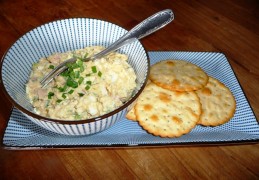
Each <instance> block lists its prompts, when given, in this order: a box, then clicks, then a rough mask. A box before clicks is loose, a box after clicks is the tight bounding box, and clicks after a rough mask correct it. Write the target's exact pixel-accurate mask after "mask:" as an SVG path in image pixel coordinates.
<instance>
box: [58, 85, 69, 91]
mask: <svg viewBox="0 0 259 180" xmlns="http://www.w3.org/2000/svg"><path fill="white" fill-rule="evenodd" d="M66 89H67V85H65V86H64V87H58V90H59V92H65V91H66Z"/></svg>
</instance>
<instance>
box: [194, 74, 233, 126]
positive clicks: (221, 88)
mask: <svg viewBox="0 0 259 180" xmlns="http://www.w3.org/2000/svg"><path fill="white" fill-rule="evenodd" d="M196 93H197V94H198V96H199V98H200V102H201V105H202V114H201V117H200V120H199V122H198V124H201V125H204V126H218V125H221V124H224V123H226V122H228V121H229V120H230V119H231V118H232V117H233V116H234V113H235V109H236V101H235V98H234V96H233V94H232V93H231V91H230V90H229V88H227V87H226V86H225V85H224V84H223V83H221V82H220V81H218V80H217V79H215V78H212V77H209V81H208V83H207V85H206V86H205V87H204V88H203V89H200V90H198V91H196Z"/></svg>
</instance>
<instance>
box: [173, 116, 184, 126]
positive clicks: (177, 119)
mask: <svg viewBox="0 0 259 180" xmlns="http://www.w3.org/2000/svg"><path fill="white" fill-rule="evenodd" d="M172 120H173V121H174V122H176V123H177V124H180V123H182V120H181V119H180V118H178V117H176V116H173V117H172Z"/></svg>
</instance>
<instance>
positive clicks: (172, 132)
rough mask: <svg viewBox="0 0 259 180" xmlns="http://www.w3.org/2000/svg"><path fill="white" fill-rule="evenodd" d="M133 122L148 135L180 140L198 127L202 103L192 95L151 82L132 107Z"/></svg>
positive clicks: (193, 93)
mask: <svg viewBox="0 0 259 180" xmlns="http://www.w3.org/2000/svg"><path fill="white" fill-rule="evenodd" d="M135 114H136V119H137V121H138V122H139V124H140V126H142V127H143V129H145V130H146V131H148V132H149V133H151V134H153V135H156V136H161V137H179V136H181V135H183V134H186V133H189V132H190V131H191V130H192V129H193V128H194V127H195V126H196V124H197V122H198V120H199V117H200V114H201V104H200V101H199V98H198V96H197V94H196V93H195V92H176V91H170V90H167V89H163V88H162V87H159V86H157V85H156V84H154V83H150V84H148V85H147V86H146V88H145V89H144V91H143V92H142V94H141V95H140V96H139V98H138V101H137V103H136V105H135Z"/></svg>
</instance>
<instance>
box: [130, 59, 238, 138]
mask: <svg viewBox="0 0 259 180" xmlns="http://www.w3.org/2000/svg"><path fill="white" fill-rule="evenodd" d="M149 79H150V81H149V82H148V83H147V85H146V87H145V89H144V90H143V92H142V94H141V95H140V96H139V98H138V99H137V100H136V101H135V102H134V103H133V104H132V106H131V108H130V110H129V112H128V113H127V115H126V117H127V118H128V119H130V120H134V121H138V122H139V125H140V126H142V128H143V129H145V130H146V131H147V132H148V133H151V134H153V135H155V136H160V137H179V136H181V135H184V134H187V133H189V132H190V131H191V130H192V129H193V128H194V127H195V126H196V125H203V126H218V125H222V124H224V123H226V122H228V121H229V120H230V119H231V118H232V117H233V116H234V113H235V109H236V102H235V98H234V96H233V94H232V93H231V91H230V90H229V89H228V88H227V87H226V86H225V85H224V84H223V83H221V82H220V81H218V80H217V79H215V78H213V77H210V76H208V75H207V74H206V72H205V71H203V70H202V69H201V68H200V67H199V66H197V65H195V64H192V63H190V62H187V61H184V60H163V61H160V62H158V63H156V64H154V65H152V66H151V70H150V77H149Z"/></svg>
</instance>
